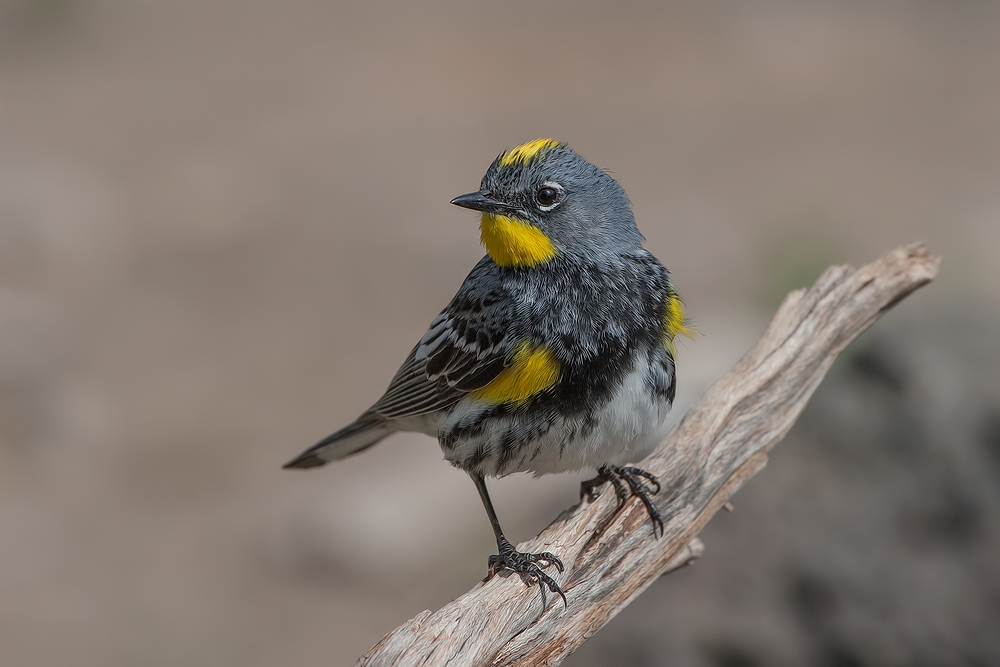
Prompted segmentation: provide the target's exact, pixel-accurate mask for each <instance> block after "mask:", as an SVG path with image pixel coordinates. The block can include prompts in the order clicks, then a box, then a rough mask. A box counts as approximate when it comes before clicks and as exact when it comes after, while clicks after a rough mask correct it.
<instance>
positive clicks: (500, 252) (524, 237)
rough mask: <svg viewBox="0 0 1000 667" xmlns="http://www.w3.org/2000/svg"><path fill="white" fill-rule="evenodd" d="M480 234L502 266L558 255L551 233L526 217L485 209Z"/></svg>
mask: <svg viewBox="0 0 1000 667" xmlns="http://www.w3.org/2000/svg"><path fill="white" fill-rule="evenodd" d="M479 232H480V234H479V236H480V238H481V239H482V241H483V245H484V246H486V252H488V253H489V254H490V257H492V258H493V261H494V262H496V263H497V264H499V265H500V266H529V267H530V266H537V265H538V264H541V263H543V262H547V261H549V260H550V259H552V258H553V257H555V256H556V247H555V246H554V245H552V241H550V240H549V237H548V236H546V235H545V234H543V233H542V230H540V229H539V228H538V227H535V226H534V225H532V224H531V223H529V222H528V221H527V220H521V219H520V218H512V217H510V216H506V215H499V214H496V213H483V219H482V221H481V222H480V223H479Z"/></svg>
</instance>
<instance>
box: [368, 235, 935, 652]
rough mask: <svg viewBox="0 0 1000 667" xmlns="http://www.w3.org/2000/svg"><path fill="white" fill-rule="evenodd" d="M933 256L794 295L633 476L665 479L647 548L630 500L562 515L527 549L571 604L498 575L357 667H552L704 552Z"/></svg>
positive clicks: (839, 274) (910, 252) (890, 257)
mask: <svg viewBox="0 0 1000 667" xmlns="http://www.w3.org/2000/svg"><path fill="white" fill-rule="evenodd" d="M939 261H940V260H939V258H937V257H934V256H931V255H930V254H929V253H928V252H927V249H926V248H925V247H924V246H923V245H922V244H916V245H911V246H908V247H904V248H898V249H896V250H893V251H892V252H889V253H887V254H886V255H884V256H882V257H881V258H879V259H878V260H877V261H875V262H873V263H872V264H869V265H868V266H865V267H862V268H861V269H854V268H852V267H849V266H834V267H830V268H829V269H827V270H826V272H824V273H823V275H822V276H820V278H819V280H817V281H816V284H815V285H813V286H812V287H811V288H810V289H808V290H797V291H795V292H792V293H791V294H789V295H788V296H787V297H786V298H785V301H784V302H783V303H782V304H781V307H780V308H779V309H778V312H777V313H776V314H775V316H774V319H773V320H772V321H771V323H770V325H768V327H767V329H766V330H765V331H764V333H763V335H762V336H761V338H760V340H758V341H757V344H756V345H755V346H754V347H753V349H751V350H750V352H748V353H747V355H746V356H744V357H743V359H741V360H740V361H739V363H737V364H736V366H735V367H734V368H733V369H732V370H731V371H729V372H728V373H727V374H726V375H724V376H723V377H722V378H720V379H719V380H717V381H716V382H715V383H714V384H713V385H712V386H711V387H709V388H708V390H707V391H706V392H705V394H704V395H703V396H702V397H701V399H700V400H699V401H698V402H697V403H696V404H695V405H694V406H693V407H692V408H691V409H690V410H688V412H687V414H686V415H685V416H684V419H683V420H682V421H681V423H680V424H678V425H677V427H676V428H675V429H674V430H673V431H671V433H670V434H669V435H668V436H667V438H666V439H665V440H664V441H663V442H662V443H661V444H660V446H659V447H658V448H657V450H656V451H655V452H653V454H652V455H650V456H649V457H648V458H647V459H645V460H644V461H643V462H642V467H643V468H644V469H646V470H649V471H650V472H652V473H654V474H655V475H657V476H659V478H660V479H661V480H664V481H665V484H664V488H663V490H662V491H661V492H660V494H659V495H658V496H657V498H656V501H657V505H658V506H659V508H660V511H661V512H662V513H663V516H664V517H666V526H665V531H664V536H663V537H662V538H660V539H655V538H654V537H653V534H652V529H651V527H650V523H649V520H648V518H647V514H646V510H645V509H644V508H643V506H642V504H641V503H638V502H636V501H634V500H633V501H630V502H629V503H628V504H627V505H626V507H625V508H624V510H623V511H622V512H621V514H619V515H618V516H617V517H615V518H613V519H612V520H610V521H609V517H611V516H612V514H613V511H614V507H615V497H614V495H615V494H614V493H602V494H601V497H600V498H599V499H598V500H597V501H595V502H593V503H582V504H580V505H577V506H576V507H573V508H571V509H569V510H567V511H565V512H563V513H562V515H560V516H559V518H557V519H556V520H555V521H554V522H553V523H552V524H551V525H550V526H549V527H548V528H546V529H545V530H544V531H542V533H541V534H540V535H538V537H536V538H534V539H533V540H530V541H529V542H526V543H524V544H522V545H520V546H519V549H520V550H522V551H531V552H537V551H552V552H554V553H556V554H558V555H559V556H560V557H561V558H562V560H563V562H564V563H565V564H566V571H565V572H564V573H563V574H561V575H554V576H555V577H556V579H557V580H558V581H559V583H560V584H561V585H562V588H563V590H564V591H566V596H567V598H568V600H569V606H568V608H563V605H562V602H561V601H560V600H559V598H558V597H557V596H549V604H548V608H547V609H542V608H541V599H540V596H539V595H538V588H537V587H535V586H526V585H525V584H524V583H523V582H522V581H521V580H520V579H519V578H518V577H503V576H498V577H494V578H493V579H492V580H490V581H488V582H485V583H481V584H479V585H477V586H476V587H475V588H473V589H472V590H471V591H469V592H468V593H466V594H464V595H462V596H461V597H459V598H458V599H456V600H454V601H453V602H451V603H449V604H447V605H445V606H444V607H443V608H442V609H440V610H438V611H437V612H434V613H431V612H429V611H425V612H422V613H421V614H418V615H417V616H416V617H414V618H412V619H410V620H409V621H407V622H406V623H404V624H403V625H402V626H400V627H399V628H397V629H396V630H394V631H392V632H390V633H389V634H388V635H386V636H385V637H384V638H383V639H382V641H380V642H379V643H378V644H376V645H375V646H374V647H373V648H372V649H371V650H369V651H368V652H367V653H366V654H365V655H364V656H363V657H362V658H361V659H360V660H359V662H358V664H359V665H556V664H558V663H559V662H561V661H562V660H563V659H564V658H565V657H566V656H568V655H569V654H570V653H572V652H573V651H574V650H575V649H576V648H577V647H578V646H580V644H582V643H583V642H584V641H586V640H587V639H588V638H589V637H591V636H592V635H593V634H594V633H595V632H597V631H598V630H599V629H600V628H601V627H602V626H603V625H604V624H605V623H607V622H608V621H609V620H610V619H611V618H612V617H613V616H614V615H615V614H617V613H618V612H619V611H620V610H621V609H622V608H623V607H624V606H625V605H627V604H628V603H629V602H631V601H632V600H633V599H634V598H635V597H636V596H638V595H639V594H640V593H641V592H642V591H643V590H645V589H646V588H647V587H648V586H649V585H650V584H652V583H653V581H655V580H656V578H657V577H658V576H660V575H661V574H664V573H666V572H668V571H671V570H674V569H677V568H679V567H682V566H683V565H685V564H687V563H689V562H691V561H692V560H694V559H695V558H697V557H698V555H700V553H701V550H702V546H701V543H700V542H699V541H698V540H697V538H696V537H695V536H696V535H697V534H698V533H699V531H701V529H702V528H703V527H704V526H705V524H706V523H707V522H708V520H709V519H710V518H711V517H712V515H714V514H715V513H716V512H717V511H718V510H719V508H721V507H722V506H723V505H724V504H725V503H726V502H727V501H728V500H729V497H730V496H732V495H733V493H735V492H736V490H737V489H739V488H740V486H741V485H742V484H743V483H744V482H745V481H746V480H747V479H749V478H750V477H752V476H753V475H754V474H755V473H756V472H758V471H759V470H760V469H761V468H763V467H764V464H765V463H766V461H767V453H768V451H769V450H770V449H771V448H772V447H773V446H774V445H775V444H777V443H778V442H779V441H780V440H781V439H782V438H783V437H784V436H785V434H786V433H787V432H788V430H789V429H790V428H791V427H792V424H793V423H794V422H795V419H796V418H797V417H798V415H799V413H800V412H801V411H802V408H803V407H805V404H806V401H807V400H808V399H809V397H810V396H811V395H812V393H813V391H814V390H815V389H816V386H817V385H818V384H819V382H820V380H822V378H823V376H824V375H825V374H826V371H827V369H829V367H830V364H832V363H833V360H834V359H835V358H836V357H837V355H838V354H839V353H840V352H841V351H842V350H843V349H844V347H846V346H847V344H848V343H850V342H851V341H852V340H854V339H855V338H856V337H857V336H858V335H859V334H860V333H861V332H862V331H864V330H865V329H867V328H868V327H869V326H870V325H871V324H872V323H873V322H875V320H877V319H878V318H879V316H880V315H881V314H882V313H883V312H884V311H886V310H887V309H889V308H891V307H892V306H893V305H895V304H896V303H897V302H898V301H899V300H900V299H902V298H903V297H905V296H906V295H907V294H909V293H910V292H912V291H913V290H915V289H917V288H918V287H920V286H921V285H923V284H925V283H927V282H928V281H930V280H931V279H932V278H933V277H934V276H935V274H936V273H937V268H938V264H939Z"/></svg>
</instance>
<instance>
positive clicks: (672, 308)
mask: <svg viewBox="0 0 1000 667" xmlns="http://www.w3.org/2000/svg"><path fill="white" fill-rule="evenodd" d="M690 324H691V322H690V321H689V320H688V318H687V314H685V312H684V304H683V303H682V302H681V299H680V297H679V296H677V293H676V292H674V291H673V290H671V291H669V292H667V303H666V306H665V307H664V309H663V344H664V345H666V346H667V349H668V350H670V353H671V354H677V345H676V343H675V340H676V338H677V336H684V337H685V338H687V339H688V340H695V338H696V337H697V336H698V330H697V329H694V328H692V327H691V326H689V325H690Z"/></svg>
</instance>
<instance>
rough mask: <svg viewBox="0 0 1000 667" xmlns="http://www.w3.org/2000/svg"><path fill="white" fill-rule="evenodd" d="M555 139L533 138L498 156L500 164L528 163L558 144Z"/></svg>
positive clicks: (502, 165) (504, 165)
mask: <svg viewBox="0 0 1000 667" xmlns="http://www.w3.org/2000/svg"><path fill="white" fill-rule="evenodd" d="M559 145H560V144H559V142H558V141H556V140H555V139H535V140H534V141H529V142H527V143H524V144H521V145H520V146H518V147H516V148H511V149H510V150H509V151H507V152H506V153H503V154H502V155H501V156H500V158H499V159H500V166H501V167H509V166H510V165H512V164H528V162H529V161H531V160H535V159H538V158H540V157H541V156H542V155H544V154H545V152H546V151H549V150H552V149H553V148H555V147H556V146H559Z"/></svg>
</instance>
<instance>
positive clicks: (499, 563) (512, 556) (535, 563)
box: [486, 537, 569, 609]
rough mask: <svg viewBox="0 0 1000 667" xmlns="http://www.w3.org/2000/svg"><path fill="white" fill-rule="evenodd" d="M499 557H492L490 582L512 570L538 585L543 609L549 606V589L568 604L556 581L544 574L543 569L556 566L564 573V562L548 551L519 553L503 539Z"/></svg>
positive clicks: (564, 604)
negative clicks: (498, 575)
mask: <svg viewBox="0 0 1000 667" xmlns="http://www.w3.org/2000/svg"><path fill="white" fill-rule="evenodd" d="M497 548H498V551H499V552H500V554H499V555H496V556H490V572H489V574H488V575H487V576H486V580H487V581H488V580H489V579H491V578H492V577H493V575H495V574H497V573H498V572H500V571H502V570H511V571H512V572H516V573H517V574H518V575H520V577H521V579H522V580H523V581H524V582H525V583H526V584H533V583H537V584H538V589H539V590H540V591H541V592H542V608H543V609H544V608H545V607H546V604H547V600H546V597H545V589H546V588H548V589H549V590H550V591H552V592H553V593H557V594H558V595H559V597H561V598H562V601H563V606H569V605H567V604H566V594H565V593H563V591H562V588H560V587H559V584H557V583H556V580H555V579H553V578H552V577H550V576H549V575H547V574H545V573H544V572H542V569H543V568H546V567H549V566H551V565H555V566H556V569H557V570H559V571H560V572H562V571H563V564H562V561H561V560H559V559H558V558H557V557H556V556H555V555H554V554H551V553H549V552H548V551H543V552H542V553H537V554H529V553H523V552H521V551H518V550H517V549H515V548H514V545H512V544H511V543H510V542H508V541H507V539H506V538H502V537H501V539H500V540H499V542H498V543H497Z"/></svg>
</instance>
